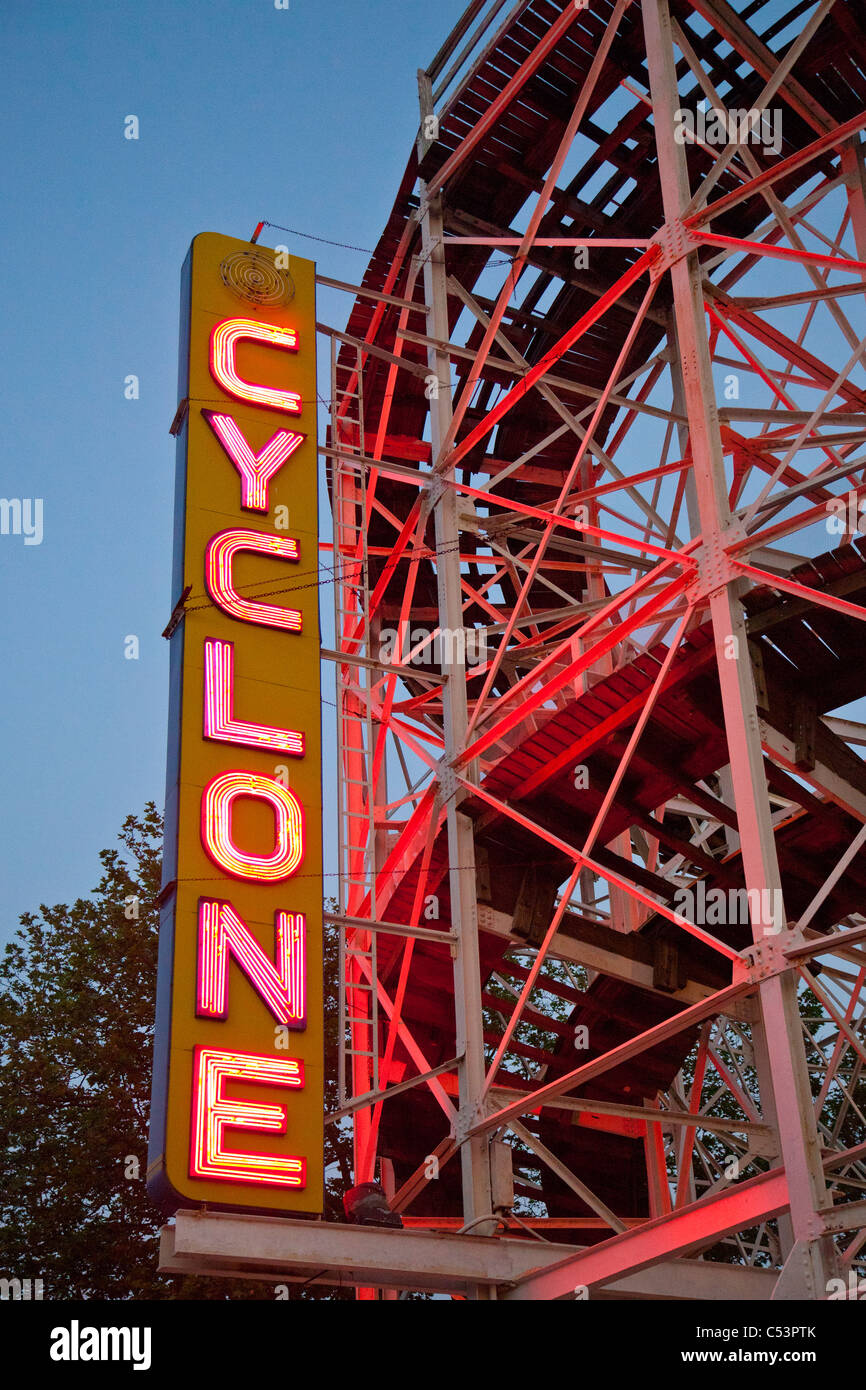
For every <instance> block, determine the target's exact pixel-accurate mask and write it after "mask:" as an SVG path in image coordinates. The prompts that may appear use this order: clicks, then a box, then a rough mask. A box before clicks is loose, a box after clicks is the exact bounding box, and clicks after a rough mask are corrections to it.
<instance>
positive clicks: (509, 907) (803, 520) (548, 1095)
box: [298, 0, 866, 1299]
mask: <svg viewBox="0 0 866 1390" xmlns="http://www.w3.org/2000/svg"><path fill="white" fill-rule="evenodd" d="M800 8H801V7H799V6H797V7H796V14H797V15H798V16H799V18H798V25H799V26H800V29H799V32H796V26H795V29H794V31H793V36H792V32H791V31H790V30H787V29H786V25H785V22H784V21H783V20H782V19H778V20H776V22H771V21H772V18H773V16H774V15H776V14H777V12H778V7H775V8H774V7H773V6H769V7H767V6H765V5H764V4H762V3H760V2H759V3H750V4H748V5H745V4H742V5H741V6H740V10H739V12H738V11H737V10H735V9H734V8H733V7H732V6H731V5H730V4H728V3H727V0H671V2H670V4H669V0H641V3H637V2H636V0H634V2H633V0H615V2H612V0H592V3H591V5H589V6H588V7H585V6H583V5H575V4H573V3H568V4H564V3H563V2H562V0H555V3H554V2H553V0H550V2H549V0H519V2H518V3H517V4H513V5H510V6H508V7H507V8H506V6H505V4H504V3H503V0H498V3H496V2H495V0H494V2H492V3H489V2H487V3H486V2H485V0H475V2H474V3H472V4H471V5H470V6H469V8H468V9H467V11H466V14H465V16H464V19H463V20H462V21H461V23H460V25H458V26H457V28H456V29H455V30H454V32H453V33H452V35H451V36H450V38H449V39H448V41H447V43H446V44H445V45H444V46H443V48H442V50H441V51H440V53H439V55H437V58H436V59H435V61H434V63H433V64H432V65H431V67H430V68H429V69H428V70H427V71H426V72H422V73H420V74H419V93H420V117H421V119H420V133H419V137H418V142H417V148H416V151H415V153H414V154H413V156H412V158H411V159H410V163H409V166H408V169H407V173H406V176H405V178H404V180H403V184H402V186H401V189H400V192H399V195H398V199H397V203H396V205H395V209H394V212H393V214H392V216H391V218H390V220H389V223H388V226H387V228H386V230H385V233H384V234H383V238H382V241H381V242H380V245H379V248H378V249H377V252H376V254H375V256H374V258H373V260H372V261H371V263H370V267H369V269H368V271H367V274H366V276H365V278H364V281H363V283H362V285H361V286H360V287H356V288H355V296H356V297H355V304H354V308H353V310H352V314H351V316H350V319H349V323H348V326H347V328H346V329H345V330H329V331H331V334H332V342H333V345H334V350H333V356H332V375H331V427H330V432H329V439H328V445H327V448H326V455H327V461H328V472H329V480H330V486H331V492H332V499H333V509H334V566H335V574H336V585H335V587H336V606H335V616H336V636H335V644H336V646H337V648H338V651H337V653H335V670H336V676H337V680H336V684H337V701H338V729H339V758H340V774H339V776H340V796H339V820H340V875H341V877H340V884H341V888H340V895H339V903H338V906H337V909H336V911H335V912H334V913H333V914H332V920H333V921H334V922H335V923H336V924H337V925H338V926H339V928H340V930H341V935H342V938H343V953H342V961H343V967H344V969H343V982H342V999H343V1019H344V1036H345V1052H344V1061H343V1065H342V1069H341V1087H342V1090H341V1109H340V1111H339V1112H338V1113H337V1115H336V1116H334V1117H331V1119H332V1122H334V1123H337V1122H339V1121H340V1119H341V1117H342V1118H345V1117H347V1116H349V1115H351V1116H352V1118H353V1122H354V1136H355V1140H354V1142H355V1176H356V1181H358V1182H362V1181H367V1180H370V1179H373V1178H377V1179H379V1180H380V1181H381V1182H382V1183H383V1185H384V1187H385V1191H386V1193H387V1195H388V1197H389V1200H390V1204H391V1206H392V1208H394V1209H395V1210H397V1211H399V1212H401V1213H402V1214H403V1218H404V1222H405V1225H406V1226H407V1227H418V1228H423V1229H425V1230H427V1231H439V1232H441V1233H450V1236H451V1238H452V1239H453V1240H457V1241H459V1240H464V1241H467V1242H469V1243H468V1244H467V1245H466V1250H467V1261H468V1263H467V1264H466V1266H465V1268H462V1267H461V1266H460V1258H459V1254H458V1255H453V1256H452V1255H449V1257H448V1259H450V1260H451V1261H452V1265H450V1266H449V1267H448V1270H450V1272H448V1270H445V1272H444V1273H443V1270H444V1269H445V1265H447V1264H448V1260H445V1261H444V1264H443V1265H441V1266H439V1265H437V1268H436V1272H435V1277H434V1275H432V1274H431V1273H430V1272H429V1270H427V1272H426V1273H425V1270H426V1266H425V1267H424V1269H422V1268H421V1266H420V1265H419V1266H418V1269H417V1271H416V1273H415V1274H413V1273H412V1269H413V1268H414V1267H413V1266H412V1264H411V1259H410V1260H408V1267H407V1258H406V1256H405V1253H401V1254H400V1255H399V1256H395V1257H394V1260H393V1261H391V1260H389V1259H386V1258H385V1257H384V1256H380V1255H378V1254H377V1255H376V1256H375V1257H374V1258H369V1259H367V1260H366V1261H365V1260H360V1261H359V1260H356V1258H355V1256H354V1255H350V1254H348V1253H347V1254H346V1256H345V1259H344V1260H342V1262H341V1263H335V1264H334V1266H333V1273H334V1278H338V1277H343V1278H347V1279H353V1280H354V1282H360V1283H363V1281H365V1280H366V1281H369V1283H370V1284H377V1283H378V1285H379V1286H381V1287H385V1286H388V1287H391V1288H394V1287H397V1286H398V1285H399V1283H400V1281H403V1283H402V1286H403V1287H419V1288H437V1289H450V1290H452V1291H453V1292H455V1293H463V1294H466V1293H467V1292H468V1293H469V1296H472V1297H478V1298H487V1297H496V1296H498V1297H500V1298H506V1299H508V1298H514V1299H525V1298H530V1299H533V1298H544V1299H546V1298H557V1297H562V1296H573V1294H574V1290H575V1288H585V1289H587V1290H589V1291H591V1292H592V1293H593V1295H595V1294H603V1293H604V1291H605V1290H607V1291H608V1293H609V1292H610V1291H611V1290H613V1289H621V1290H622V1291H626V1290H627V1289H628V1287H632V1288H633V1289H635V1290H638V1286H639V1283H640V1280H639V1279H638V1272H639V1271H642V1272H643V1274H642V1276H641V1277H644V1278H649V1273H648V1272H649V1271H655V1275H654V1278H655V1282H654V1283H652V1285H651V1292H652V1291H654V1292H655V1294H656V1295H657V1296H661V1295H662V1294H663V1293H666V1292H667V1293H671V1294H672V1295H673V1296H676V1290H677V1289H682V1288H683V1285H682V1282H680V1283H677V1280H678V1279H680V1273H679V1272H678V1271H680V1270H681V1265H682V1261H683V1260H685V1259H686V1258H688V1259H689V1261H690V1263H691V1265H692V1266H693V1267H694V1269H695V1270H703V1268H704V1267H705V1265H706V1264H707V1263H712V1262H713V1261H716V1262H718V1261H722V1262H723V1263H725V1262H726V1263H727V1264H729V1265H730V1266H731V1269H730V1270H728V1269H727V1268H726V1269H725V1272H724V1277H723V1278H722V1276H721V1274H720V1276H719V1279H715V1278H712V1277H708V1278H704V1277H703V1276H701V1277H700V1278H698V1276H697V1274H696V1276H695V1282H694V1283H692V1284H687V1286H686V1290H687V1291H688V1290H692V1291H693V1290H695V1289H697V1290H698V1293H697V1296H700V1297H708V1298H712V1297H716V1296H728V1293H727V1292H726V1291H728V1290H729V1289H730V1287H731V1284H730V1281H731V1279H735V1278H736V1277H737V1271H739V1274H740V1276H741V1280H742V1286H743V1289H744V1290H745V1289H746V1288H748V1289H749V1290H753V1291H754V1292H748V1293H744V1296H746V1297H769V1296H770V1292H771V1291H772V1296H773V1297H777V1298H811V1299H822V1298H826V1297H827V1296H828V1290H829V1289H830V1288H831V1285H830V1283H829V1281H830V1280H831V1279H834V1278H839V1277H842V1278H845V1276H846V1274H847V1272H848V1271H850V1270H853V1271H855V1272H861V1271H862V1272H863V1273H866V1271H864V1270H863V1269H862V1261H863V1260H864V1259H866V1252H864V1245H866V1192H864V1187H866V1113H864V1112H866V1103H864V1092H863V1089H862V1086H861V1073H862V1069H863V1065H864V1062H866V1033H864V1026H863V1025H864V1018H866V1013H864V998H863V984H864V979H866V903H864V889H866V850H864V842H866V771H864V768H863V763H862V759H861V756H860V755H858V754H857V752H856V751H855V750H856V749H857V747H858V746H859V747H862V746H863V744H864V743H866V726H864V725H862V724H859V723H857V722H856V721H854V720H852V719H850V718H848V717H847V716H844V715H843V716H840V715H839V714H838V713H836V714H834V711H839V710H841V709H843V707H844V706H845V705H847V704H849V703H850V702H851V701H853V700H855V699H857V698H859V697H861V696H863V695H866V663H864V661H863V660H862V658H861V657H860V652H861V651H862V638H863V634H862V629H861V628H860V627H859V624H860V623H861V622H862V620H863V619H864V618H866V559H864V557H866V548H864V546H863V542H862V539H858V535H857V534H856V533H854V534H851V532H853V531H854V530H855V528H854V527H849V528H848V530H847V531H846V532H845V533H843V534H841V535H837V534H836V533H835V532H828V524H829V523H828V519H829V518H830V517H832V516H834V515H835V513H836V512H837V511H838V512H840V513H841V510H842V506H843V505H844V507H845V508H847V509H848V510H847V511H846V512H845V516H846V517H848V518H849V519H850V517H851V516H857V515H859V514H858V512H857V508H858V506H859V499H860V498H861V497H863V498H864V500H866V471H864V470H866V454H863V453H862V452H859V451H860V450H861V449H862V443H863V439H864V428H863V410H864V405H866V383H864V376H863V369H864V353H866V337H864V318H863V296H864V293H866V201H864V175H863V156H862V147H861V143H860V132H861V131H862V129H863V127H864V126H866V109H864V108H866V78H864V76H863V74H864V73H866V37H864V33H863V30H862V26H861V25H859V24H858V22H857V20H858V13H859V11H858V9H857V7H856V6H855V5H853V4H849V3H847V0H835V3H833V0H820V2H819V3H816V4H814V5H813V6H812V7H811V9H809V10H808V11H807V13H805V14H800ZM765 9H766V10H767V11H768V14H769V11H772V14H769V17H768V18H766V20H765V21H764V22H763V23H762V13H763V12H764V11H765ZM860 17H861V18H862V15H861V16H860ZM703 99H706V104H707V106H708V107H709V108H715V109H724V110H725V111H727V112H730V111H735V110H738V109H742V108H749V109H750V110H752V111H754V112H755V113H760V112H762V111H763V112H765V113H766V122H765V127H764V130H765V134H766V135H767V140H769V131H770V130H771V129H773V126H772V122H773V121H774V120H780V121H781V138H780V141H779V148H778V149H777V150H770V149H767V148H766V144H767V141H765V143H764V145H762V144H759V143H758V142H757V141H754V140H740V141H739V142H731V143H722V144H715V143H713V142H711V141H710V140H709V138H703V137H702V136H701V135H700V134H699V133H698V134H695V133H692V134H689V131H688V130H687V131H686V132H685V137H684V138H683V142H682V143H680V139H679V138H678V132H681V127H682V117H681V115H678V113H680V112H682V111H683V110H687V111H689V112H692V113H695V112H696V111H697V108H698V104H699V103H700V102H701V101H702V100H703ZM777 113H778V114H777ZM694 126H695V130H696V131H697V130H698V126H697V117H696V118H695V122H694ZM700 129H701V130H703V129H704V127H701V128H700ZM707 129H708V128H707ZM584 252H585V254H583V253H584ZM858 453H859V456H858ZM840 499H844V503H843V502H842V501H840ZM852 509H853V510H852ZM846 525H847V522H846ZM864 529H866V524H864ZM467 634H469V637H468V638H467ZM480 638H483V642H482V641H480V640H479V639H480ZM473 643H474V644H475V645H474V646H473ZM688 894H691V899H689V898H688ZM722 895H723V896H722ZM747 895H748V903H749V912H748V915H746V916H745V917H744V916H743V915H742V914H739V915H737V913H736V912H734V911H733V910H732V904H733V903H737V904H742V903H743V902H745V901H746V896H747ZM720 897H721V900H722V904H723V905H722V906H721V907H719V908H718V910H716V911H715V913H712V912H707V911H703V912H701V911H699V910H696V911H695V912H694V913H693V914H692V917H693V920H686V918H685V916H684V915H683V913H682V911H681V908H682V904H683V902H684V901H691V902H693V903H696V904H697V903H698V902H701V903H703V904H704V905H706V903H708V902H710V901H713V902H715V903H716V904H718V903H719V901H720ZM503 1144H506V1145H509V1146H510V1155H509V1156H510V1159H511V1162H512V1165H513V1186H514V1194H513V1195H512V1194H511V1192H510V1191H509V1182H508V1179H507V1177H506V1180H505V1182H504V1183H503V1181H502V1176H501V1158H502V1152H503ZM491 1154H493V1155H494V1156H495V1162H493V1164H491ZM458 1231H465V1232H468V1234H467V1235H465V1236H457V1235H456V1233H457V1232H458ZM539 1236H540V1237H541V1238H542V1239H544V1240H547V1241H549V1242H551V1243H552V1247H553V1248H552V1247H551V1245H544V1246H538V1247H537V1249H535V1246H534V1245H533V1246H532V1248H533V1249H535V1258H534V1259H533V1257H532V1255H531V1254H529V1255H527V1258H526V1260H525V1261H524V1262H523V1263H521V1261H520V1260H518V1261H517V1263H515V1264H513V1265H508V1268H509V1270H510V1271H511V1273H510V1274H508V1275H504V1274H502V1272H501V1271H502V1269H503V1268H505V1265H506V1264H507V1261H506V1262H505V1263H503V1260H502V1259H500V1256H499V1255H497V1249H498V1247H499V1246H500V1245H501V1244H502V1242H503V1240H505V1241H506V1242H507V1244H508V1246H509V1248H510V1247H511V1246H513V1245H514V1244H515V1243H518V1244H519V1242H520V1241H526V1242H530V1244H531V1245H532V1242H533V1238H534V1237H539ZM346 1239H347V1241H349V1242H350V1243H351V1242H352V1241H354V1236H352V1237H351V1240H350V1237H349V1236H348V1235H347V1237H346ZM442 1239H443V1240H444V1239H445V1237H444V1235H443V1236H442ZM389 1240H391V1241H397V1242H398V1243H399V1242H401V1241H402V1245H400V1250H401V1252H405V1250H406V1248H407V1246H406V1239H405V1233H399V1232H398V1233H393V1234H392V1233H389V1232H381V1233H379V1235H378V1236H377V1237H376V1241H378V1242H379V1243H380V1244H381V1243H382V1242H385V1245H384V1246H383V1247H382V1248H383V1249H386V1248H387V1249H390V1248H391V1247H389V1246H388V1245H387V1242H388V1241H389ZM563 1241H565V1242H567V1245H561V1248H560V1250H559V1251H557V1249H556V1248H555V1247H556V1246H557V1244H558V1243H561V1242H563ZM373 1247H374V1242H373V1240H372V1239H371V1241H370V1242H369V1243H368V1247H367V1248H368V1249H370V1250H372V1249H373ZM340 1248H341V1247H340V1246H339V1242H337V1245H335V1247H334V1251H333V1252H332V1253H331V1254H330V1255H329V1258H330V1259H333V1260H334V1261H339V1260H340V1256H339V1249H340ZM395 1248H396V1247H395ZM417 1248H418V1249H420V1248H421V1247H420V1246H419V1247H417ZM441 1248H442V1249H444V1248H445V1247H444V1246H443V1247H441ZM521 1248H523V1247H521ZM345 1249H346V1250H347V1251H348V1245H347V1246H346V1247H345ZM448 1249H449V1250H451V1249H452V1246H451V1245H450V1244H449V1246H448ZM485 1249H487V1250H489V1252H490V1254H489V1263H485V1257H484V1255H483V1251H484V1250H485ZM470 1251H471V1257H470V1254H469V1252H470ZM479 1251H481V1252H482V1253H480V1254H479ZM542 1252H543V1253H542ZM376 1260H379V1261H380V1262H379V1263H378V1264H377V1263H376ZM401 1261H402V1263H401ZM455 1262H456V1263H455ZM311 1263H312V1264H316V1263H318V1257H316V1258H315V1259H313V1258H312V1257H311ZM714 1268H716V1269H720V1268H721V1266H719V1265H718V1264H717V1265H715V1266H714ZM395 1269H398V1270H399V1273H398V1274H395V1273H394V1271H395ZM455 1270H456V1271H458V1272H455ZM353 1271H355V1273H354V1274H353ZM377 1271H379V1272H380V1273H381V1279H379V1278H378V1276H377ZM479 1271H484V1273H483V1274H481V1273H479ZM665 1271H669V1273H670V1278H669V1279H667V1281H666V1275H665ZM302 1272H303V1271H300V1272H299V1275H298V1277H300V1274H301V1273H302ZM630 1279H632V1280H634V1281H635V1282H634V1283H633V1284H632V1285H631V1286H629V1285H628V1281H629V1280H630ZM623 1281H625V1282H623ZM649 1287H650V1286H649V1285H647V1288H649ZM641 1288H642V1291H643V1293H644V1294H645V1293H646V1289H644V1288H643V1286H641ZM759 1290H760V1291H759ZM368 1294H369V1289H368ZM688 1296H695V1294H694V1292H689V1293H688Z"/></svg>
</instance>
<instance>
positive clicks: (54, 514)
mask: <svg viewBox="0 0 866 1390" xmlns="http://www.w3.org/2000/svg"><path fill="white" fill-rule="evenodd" d="M463 9H464V0H437V3H436V4H435V5H430V4H426V3H424V2H423V0H374V3H363V0H328V3H327V4H326V5H325V4H322V3H321V0H319V3H316V2H315V0H290V8H289V9H288V10H287V11H286V10H277V9H275V7H274V4H273V0H196V2H195V3H189V0H185V3H183V4H178V3H177V0H172V3H169V0H135V3H130V2H129V0H78V3H76V4H65V3H61V0H46V3H39V4H35V5H34V4H31V3H23V0H5V3H4V5H3V11H2V17H0V43H2V48H3V50H4V52H5V55H6V56H5V71H4V72H3V79H2V90H0V104H2V108H3V110H2V121H3V131H4V136H5V141H4V143H5V147H6V152H5V156H4V162H3V170H2V181H3V183H4V184H5V187H4V188H3V195H4V206H5V212H4V218H3V223H2V229H0V235H2V239H3V242H4V245H3V264H4V266H5V268H6V274H5V275H4V300H5V314H4V318H5V320H6V323H5V328H4V333H3V340H4V348H5V350H4V353H3V371H2V376H0V392H2V419H3V433H4V447H3V452H2V472H0V495H2V496H4V497H7V498H9V497H17V498H22V499H23V498H34V499H35V498H42V499H43V509H44V536H43V540H42V543H41V544H40V545H29V546H25V544H24V538H23V536H12V535H6V536H2V537H0V593H2V596H3V600H2V606H0V644H2V660H0V672H2V675H0V715H2V723H3V728H4V730H5V738H4V742H3V757H2V782H0V845H2V861H0V863H2V874H0V938H5V937H8V936H9V935H10V934H11V932H12V931H13V930H14V928H15V926H16V924H17V918H18V914H19V913H20V912H22V911H24V910H26V909H35V908H36V907H37V906H38V904H39V903H40V902H47V903H53V902H58V901H64V902H71V901H73V900H74V899H75V897H76V896H78V895H79V894H86V893H88V892H89V891H90V889H91V888H92V887H93V885H94V884H95V883H96V881H97V879H98V876H99V864H98V859H97V854H98V851H99V850H100V849H101V848H103V847H105V846H107V845H111V844H113V843H114V842H115V836H116V834H117V831H118V829H119V827H120V825H121V823H122V821H123V819H124V817H125V816H126V815H127V813H128V812H130V811H135V810H139V809H140V808H141V807H142V806H143V804H144V802H145V801H146V800H148V799H149V798H153V799H154V800H156V802H157V803H158V804H159V805H160V806H161V805H162V800H163V794H164V779H165V771H164V765H165V734H166V716H167V700H168V681H167V674H168V644H167V643H165V642H164V641H163V640H162V638H161V637H160V633H161V631H162V629H163V627H164V626H165V623H166V621H167V618H168V615H169V612H170V608H171V594H170V589H171V564H170V553H171V528H172V485H173V474H174V443H173V440H172V439H171V438H170V437H169V434H168V428H169V425H170V423H171V420H172V417H173V415H174V412H175V408H176V404H177V402H176V399H175V397H176V372H177V333H178V283H179V274H180V267H181V264H182V262H183V259H184V256H185V254H186V250H187V247H188V245H189V242H190V241H191V239H192V237H193V236H194V235H195V234H196V233H197V232H200V231H206V230H207V231H220V232H225V233H227V234H229V235H234V236H238V237H249V236H250V235H251V233H252V231H253V228H254V227H255V225H256V223H257V222H258V221H259V220H260V219H263V218H264V219H268V220H269V221H272V222H277V223H283V224H285V225H287V226H290V227H294V228H298V229H300V230H302V231H305V232H309V233H313V234H316V235H318V236H321V237H326V238H331V239H333V240H336V241H344V242H351V243H357V244H358V245H360V246H373V245H375V242H376V239H377V237H378V234H379V232H380V230H381V227H382V225H383V223H384V220H385V218H386V216H387V213H388V211H389V209H390V206H391V203H392V201H393V196H394V191H395V189H396V186H397V182H398V180H399V177H400V175H401V174H402V171H403V168H404V165H405V162H406V158H407V155H408V151H409V146H410V142H411V139H412V134H413V131H414V129H415V127H416V126H417V120H418V116H417V112H418V106H417V89H416V81H415V72H416V69H417V68H419V67H423V66H426V65H427V64H428V63H429V62H430V60H431V59H432V57H433V55H434V53H435V52H436V50H437V49H438V47H439V45H440V44H441V42H442V40H443V38H444V37H445V35H446V34H447V33H448V31H449V29H450V28H451V27H452V25H453V24H454V22H455V21H456V19H457V18H458V17H459V15H460V14H461V13H462V11H463ZM128 115H136V116H137V117H138V118H139V123H140V138H139V139H138V140H137V141H136V140H127V139H125V138H124V120H125V118H126V117H127V116H128ZM262 240H263V241H266V240H269V244H271V245H273V244H276V243H277V242H278V241H284V242H285V243H286V244H287V245H289V247H290V249H291V250H292V251H293V252H295V253H296V254H299V255H304V256H311V257H315V258H316V259H317V260H318V262H319V268H320V269H321V271H322V273H324V274H328V275H331V276H334V277H335V278H338V279H344V280H352V281H357V279H358V278H359V276H360V275H361V273H362V272H363V269H364V266H365V264H366V258H365V257H364V256H363V255H359V254H358V253H356V252H348V251H342V250H339V249H338V248H336V247H330V246H317V245H316V243H314V242H312V241H305V240H301V239H296V238H292V237H288V236H286V235H285V234H284V233H273V234H271V235H270V238H268V237H267V236H263V238H262ZM347 310H348V299H347V297H346V296H340V295H337V294H336V293H335V292H328V291H323V292H322V295H321V300H320V305H319V312H320V316H321V317H323V318H325V319H326V320H327V321H328V322H331V323H334V324H337V325H338V326H342V325H343V324H344V323H345V318H346V313H347ZM130 374H135V375H136V376H138V378H139V381H140V396H139V399H138V400H137V401H134V400H126V399H125V398H124V379H125V378H126V377H127V376H128V375H130ZM131 634H134V635H136V636H138V638H139V644H140V657H139V659H138V660H137V661H131V660H126V659H125V658H124V638H125V637H127V636H128V635H131ZM325 693H326V694H327V693H331V692H328V690H327V688H326V691H325ZM329 713H330V711H327V710H326V716H327V715H328V714H329ZM331 727H332V720H329V719H328V718H327V717H326V721H325V728H326V732H327V731H328V730H329V729H330V728H331Z"/></svg>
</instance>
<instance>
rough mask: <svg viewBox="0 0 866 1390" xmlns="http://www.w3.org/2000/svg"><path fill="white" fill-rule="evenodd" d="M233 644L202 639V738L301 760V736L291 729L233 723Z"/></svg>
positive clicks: (212, 639) (302, 736) (209, 638)
mask: <svg viewBox="0 0 866 1390" xmlns="http://www.w3.org/2000/svg"><path fill="white" fill-rule="evenodd" d="M234 692H235V657H234V643H233V642H222V641H219V640H218V639H217V638H214V637H206V638H205V643H204V736H205V738H210V739H213V740H214V741H215V742H217V743H237V744H240V745H241V746H242V747H244V748H267V749H270V750H271V751H272V752H274V753H288V754H289V756H290V757H293V758H302V757H303V756H304V735H303V734H302V733H299V732H298V731H297V730H295V729H278V728H276V727H274V726H273V725H270V724H250V723H248V722H247V721H246V720H245V719H235V717H234V704H235V698H234Z"/></svg>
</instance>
